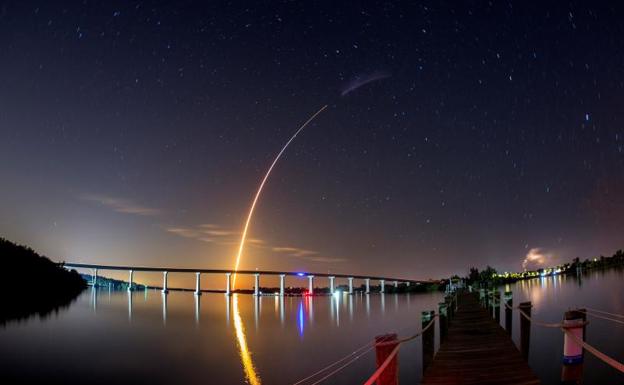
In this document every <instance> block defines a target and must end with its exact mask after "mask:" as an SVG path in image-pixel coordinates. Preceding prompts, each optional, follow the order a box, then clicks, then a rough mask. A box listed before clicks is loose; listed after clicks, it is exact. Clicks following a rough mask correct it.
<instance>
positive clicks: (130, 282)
mask: <svg viewBox="0 0 624 385" xmlns="http://www.w3.org/2000/svg"><path fill="white" fill-rule="evenodd" d="M133 273H134V272H133V271H132V270H129V271H128V291H132V275H133Z"/></svg>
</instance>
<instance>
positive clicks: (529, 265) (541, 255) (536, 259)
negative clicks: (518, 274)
mask: <svg viewBox="0 0 624 385" xmlns="http://www.w3.org/2000/svg"><path fill="white" fill-rule="evenodd" d="M552 259H553V254H552V253H548V252H546V251H544V250H543V249H541V248H538V247H536V248H533V249H531V250H529V252H528V253H527V255H526V256H525V257H524V261H522V269H523V270H527V269H528V270H535V269H539V268H543V267H546V266H548V263H549V262H551V261H552Z"/></svg>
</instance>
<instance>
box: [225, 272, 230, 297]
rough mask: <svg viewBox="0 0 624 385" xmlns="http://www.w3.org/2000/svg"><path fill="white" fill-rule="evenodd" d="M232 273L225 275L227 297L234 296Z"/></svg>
mask: <svg viewBox="0 0 624 385" xmlns="http://www.w3.org/2000/svg"><path fill="white" fill-rule="evenodd" d="M231 277H232V273H225V295H232V285H231V284H230V281H231V280H230V278H231Z"/></svg>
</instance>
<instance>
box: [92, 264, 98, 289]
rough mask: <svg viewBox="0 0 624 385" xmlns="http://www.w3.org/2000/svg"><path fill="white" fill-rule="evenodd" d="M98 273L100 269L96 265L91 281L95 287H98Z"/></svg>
mask: <svg viewBox="0 0 624 385" xmlns="http://www.w3.org/2000/svg"><path fill="white" fill-rule="evenodd" d="M97 273H98V269H97V267H96V268H95V269H93V282H92V283H91V286H93V287H97Z"/></svg>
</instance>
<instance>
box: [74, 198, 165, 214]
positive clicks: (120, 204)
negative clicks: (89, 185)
mask: <svg viewBox="0 0 624 385" xmlns="http://www.w3.org/2000/svg"><path fill="white" fill-rule="evenodd" d="M80 199H82V200H85V201H89V202H96V203H99V204H100V205H102V206H105V207H108V208H110V209H112V210H113V211H116V212H118V213H124V214H132V215H141V216H156V215H160V214H161V213H162V211H161V210H159V209H155V208H152V207H146V206H142V205H139V204H137V203H134V202H132V201H130V200H128V199H122V198H115V197H109V196H105V195H94V194H85V195H82V196H80Z"/></svg>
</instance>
